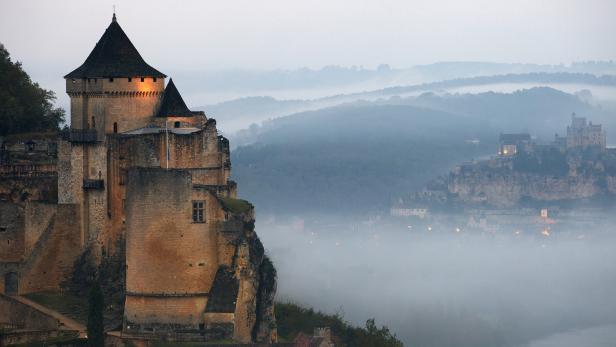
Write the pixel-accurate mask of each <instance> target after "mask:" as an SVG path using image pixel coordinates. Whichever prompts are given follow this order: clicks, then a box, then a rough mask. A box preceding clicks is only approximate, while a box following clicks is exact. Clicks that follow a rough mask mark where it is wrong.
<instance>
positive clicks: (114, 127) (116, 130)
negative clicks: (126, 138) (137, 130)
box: [113, 122, 118, 134]
mask: <svg viewBox="0 0 616 347" xmlns="http://www.w3.org/2000/svg"><path fill="white" fill-rule="evenodd" d="M113 133H114V134H117V133H118V123H116V122H113Z"/></svg>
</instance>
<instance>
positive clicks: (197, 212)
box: [192, 201, 205, 223]
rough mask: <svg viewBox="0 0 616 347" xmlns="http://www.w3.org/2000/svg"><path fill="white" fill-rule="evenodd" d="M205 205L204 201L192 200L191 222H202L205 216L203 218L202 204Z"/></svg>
mask: <svg viewBox="0 0 616 347" xmlns="http://www.w3.org/2000/svg"><path fill="white" fill-rule="evenodd" d="M204 205H205V203H204V202H203V201H193V215H192V218H193V223H203V222H204V220H205V218H204V213H203V206H204Z"/></svg>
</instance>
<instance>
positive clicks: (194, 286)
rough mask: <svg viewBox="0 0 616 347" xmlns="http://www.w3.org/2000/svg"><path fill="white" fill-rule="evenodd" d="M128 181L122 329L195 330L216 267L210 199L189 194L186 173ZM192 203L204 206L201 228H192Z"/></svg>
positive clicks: (134, 173) (150, 173)
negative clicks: (150, 326)
mask: <svg viewBox="0 0 616 347" xmlns="http://www.w3.org/2000/svg"><path fill="white" fill-rule="evenodd" d="M128 182H129V184H128V188H127V201H126V215H127V239H126V245H127V247H126V265H127V275H126V278H127V283H126V286H127V287H126V289H127V292H128V293H129V295H127V299H126V306H125V316H126V319H127V322H126V324H129V325H134V324H145V323H148V324H162V323H169V322H175V324H185V325H190V326H191V327H192V328H195V329H198V324H199V322H202V316H201V315H202V313H203V311H204V309H205V305H206V303H207V293H208V292H209V290H210V287H211V285H212V282H213V279H214V276H215V274H216V270H217V268H218V259H217V255H218V253H217V233H216V230H217V229H216V221H217V220H219V219H220V218H222V217H223V216H222V215H221V212H220V207H219V206H218V203H217V200H216V197H215V196H214V195H213V194H211V193H210V192H209V191H207V190H203V191H196V190H193V187H192V180H191V176H190V173H189V172H187V171H180V170H161V169H134V170H131V171H130V173H129V179H128ZM193 200H199V201H204V202H205V223H193V219H192V201H193ZM165 297H167V298H168V299H169V300H163V299H161V298H165ZM157 302H159V304H157V305H152V304H153V303H157ZM165 305H179V306H178V310H164V309H162V307H165ZM196 312H197V313H199V314H197V315H196Z"/></svg>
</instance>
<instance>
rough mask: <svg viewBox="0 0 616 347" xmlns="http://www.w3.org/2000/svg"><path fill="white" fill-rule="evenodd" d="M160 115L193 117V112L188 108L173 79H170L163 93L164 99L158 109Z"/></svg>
mask: <svg viewBox="0 0 616 347" xmlns="http://www.w3.org/2000/svg"><path fill="white" fill-rule="evenodd" d="M157 116H158V117H192V116H193V113H192V111H190V110H189V109H188V106H186V103H185V102H184V99H182V96H181V95H180V92H179V91H178V89H177V88H176V87H175V83H173V79H169V83H168V84H167V87H166V88H165V92H164V93H163V99H162V101H161V102H160V108H159V109H158V114H157Z"/></svg>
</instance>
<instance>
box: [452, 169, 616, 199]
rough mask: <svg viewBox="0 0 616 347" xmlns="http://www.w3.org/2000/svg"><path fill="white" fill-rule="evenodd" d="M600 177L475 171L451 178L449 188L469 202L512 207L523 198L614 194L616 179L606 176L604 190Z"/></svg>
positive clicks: (578, 197)
mask: <svg viewBox="0 0 616 347" xmlns="http://www.w3.org/2000/svg"><path fill="white" fill-rule="evenodd" d="M602 179H603V178H602V177H599V176H592V175H591V176H563V177H554V176H544V175H537V174H528V173H512V172H505V173H494V172H481V171H475V172H472V173H470V174H456V175H452V177H451V179H450V182H449V186H448V189H449V191H450V192H451V193H454V194H457V195H458V197H459V199H460V200H462V201H464V202H470V203H484V202H485V203H487V204H489V205H491V206H495V207H512V206H515V205H516V204H518V203H519V202H520V201H521V200H522V199H531V200H536V201H559V200H576V199H587V198H592V197H594V196H597V195H599V194H604V193H610V194H614V193H615V192H616V178H615V177H614V176H607V177H606V178H605V179H606V181H607V187H605V186H604V185H603V184H602Z"/></svg>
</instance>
